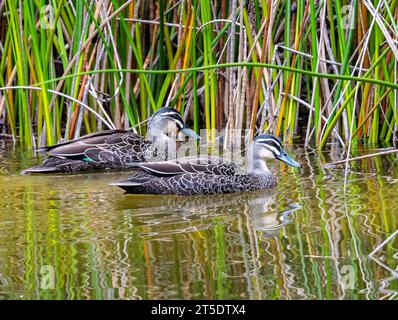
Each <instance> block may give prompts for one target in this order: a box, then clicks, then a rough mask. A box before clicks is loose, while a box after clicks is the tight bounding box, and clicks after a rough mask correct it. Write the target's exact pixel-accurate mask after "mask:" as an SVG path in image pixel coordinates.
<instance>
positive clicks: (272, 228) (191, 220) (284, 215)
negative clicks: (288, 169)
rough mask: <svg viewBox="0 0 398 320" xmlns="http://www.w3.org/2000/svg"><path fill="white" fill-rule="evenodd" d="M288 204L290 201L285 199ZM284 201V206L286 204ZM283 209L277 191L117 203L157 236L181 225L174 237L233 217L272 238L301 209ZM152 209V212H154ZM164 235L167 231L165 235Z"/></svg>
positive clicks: (140, 197)
mask: <svg viewBox="0 0 398 320" xmlns="http://www.w3.org/2000/svg"><path fill="white" fill-rule="evenodd" d="M284 200H285V201H286V198H285V199H284ZM285 201H284V203H285ZM289 202H290V204H288V205H285V204H284V205H283V207H281V205H280V203H279V201H278V197H277V193H276V191H275V190H274V189H269V190H261V191H253V192H244V193H235V194H218V195H199V196H188V197H187V196H178V195H163V196H159V195H157V196H155V195H149V196H148V195H127V196H126V197H122V198H118V199H117V204H116V205H117V208H118V209H119V210H123V211H126V210H131V214H132V215H133V216H134V218H137V219H138V220H137V221H139V222H138V223H139V224H144V225H145V224H146V225H151V232H155V233H156V228H157V226H163V227H164V226H165V224H174V223H175V224H179V225H181V224H182V225H181V227H180V228H178V229H179V231H176V230H175V226H174V229H173V228H172V227H171V226H170V233H176V232H178V233H180V232H184V231H186V230H188V228H189V230H190V231H192V228H191V227H189V226H192V225H196V226H198V224H197V223H195V222H200V223H199V226H198V228H200V229H204V228H207V227H209V226H210V225H211V224H214V220H213V219H215V218H225V220H228V222H230V218H231V217H233V215H236V214H240V215H244V216H245V217H246V218H249V221H250V224H251V225H252V228H253V229H254V230H256V231H259V232H262V233H263V235H264V236H266V237H271V236H275V235H276V234H278V232H279V230H280V229H281V228H282V227H283V226H285V225H286V224H288V223H290V222H292V221H293V219H294V212H295V211H297V210H299V209H300V208H301V207H300V205H299V203H298V202H294V201H293V200H291V201H289ZM151 209H152V210H151ZM149 212H152V213H149ZM162 234H163V235H164V234H165V233H164V229H163V231H162Z"/></svg>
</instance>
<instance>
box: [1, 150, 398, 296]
mask: <svg viewBox="0 0 398 320" xmlns="http://www.w3.org/2000/svg"><path fill="white" fill-rule="evenodd" d="M290 150H291V153H293V154H294V155H295V157H296V159H297V160H299V161H300V162H301V164H302V165H303V168H302V169H301V170H296V169H290V168H287V167H286V166H284V165H282V164H281V163H279V162H278V163H277V162H274V163H271V164H270V168H271V170H272V171H273V172H274V173H275V174H276V175H277V176H278V179H279V184H278V186H277V188H276V189H275V190H273V191H262V192H255V193H244V194H232V195H231V194H230V195H216V196H190V197H182V196H137V195H127V194H124V193H123V191H122V190H121V189H118V188H116V187H111V186H109V185H108V183H109V182H111V181H114V180H119V179H123V178H125V177H126V176H128V175H129V173H127V172H113V173H111V172H101V173H99V172H98V173H91V174H79V175H53V176H37V175H36V176H21V175H20V173H19V172H20V170H22V169H24V168H26V167H28V166H30V165H33V164H36V163H39V162H40V161H41V160H43V158H35V157H33V155H32V154H28V153H26V152H23V151H21V150H20V149H18V148H13V147H12V145H10V144H6V143H4V142H3V144H2V145H1V144H0V299H396V298H397V297H398V273H397V272H398V270H397V265H398V250H397V249H398V236H397V237H392V238H391V241H389V242H387V243H386V244H385V245H383V246H381V247H380V248H378V250H377V251H376V252H375V253H374V254H373V255H372V256H369V254H370V253H371V252H372V251H374V250H375V249H376V248H377V247H378V246H379V245H380V244H382V243H383V241H384V240H386V239H387V238H388V237H389V236H390V235H392V234H394V232H395V231H396V230H397V229H398V201H397V200H398V160H397V157H396V155H389V156H384V157H378V158H372V159H366V160H362V161H360V162H356V163H353V164H352V166H351V167H350V171H349V173H348V175H347V177H346V181H345V177H344V166H340V167H337V168H333V169H325V168H324V167H323V165H322V164H323V163H326V162H328V161H333V160H337V159H338V158H339V153H338V152H337V153H336V152H335V153H327V152H326V153H322V154H319V153H317V152H315V151H311V150H304V149H303V148H300V147H295V148H294V149H293V150H292V149H290ZM368 152H374V150H373V151H370V150H361V151H358V154H366V153H368ZM345 184H346V185H345Z"/></svg>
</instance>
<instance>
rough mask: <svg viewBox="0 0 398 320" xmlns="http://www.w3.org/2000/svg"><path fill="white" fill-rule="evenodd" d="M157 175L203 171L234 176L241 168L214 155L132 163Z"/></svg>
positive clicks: (165, 175)
mask: <svg viewBox="0 0 398 320" xmlns="http://www.w3.org/2000/svg"><path fill="white" fill-rule="evenodd" d="M134 166H135V167H139V168H140V169H142V170H144V171H146V172H148V173H150V174H152V175H154V176H158V177H167V176H175V175H179V174H183V173H205V174H212V175H225V176H234V175H236V174H241V173H242V172H241V169H240V168H239V166H238V165H236V164H235V163H234V162H232V161H229V160H226V159H224V158H221V157H216V156H193V157H185V158H180V159H177V160H172V161H159V162H147V163H137V164H135V165H134Z"/></svg>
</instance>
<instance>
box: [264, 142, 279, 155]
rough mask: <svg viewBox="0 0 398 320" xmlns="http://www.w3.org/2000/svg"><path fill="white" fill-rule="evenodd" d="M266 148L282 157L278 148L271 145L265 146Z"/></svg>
mask: <svg viewBox="0 0 398 320" xmlns="http://www.w3.org/2000/svg"><path fill="white" fill-rule="evenodd" d="M264 147H266V148H267V149H268V150H270V151H271V152H272V153H273V154H274V155H277V156H278V155H280V154H281V152H280V150H278V149H277V148H275V147H273V146H270V145H269V144H265V145H264Z"/></svg>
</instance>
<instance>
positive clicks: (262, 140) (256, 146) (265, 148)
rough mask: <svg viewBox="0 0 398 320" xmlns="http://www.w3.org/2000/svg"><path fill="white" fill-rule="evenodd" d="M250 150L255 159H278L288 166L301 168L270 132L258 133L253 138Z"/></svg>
mask: <svg viewBox="0 0 398 320" xmlns="http://www.w3.org/2000/svg"><path fill="white" fill-rule="evenodd" d="M252 152H253V158H254V159H257V160H263V161H267V160H271V159H278V160H280V161H282V162H284V163H286V164H288V165H289V166H292V167H295V168H301V165H300V164H299V163H298V162H297V161H296V160H293V159H292V158H291V157H290V156H289V155H288V154H287V153H286V151H285V150H284V149H283V146H282V143H281V142H280V140H279V139H278V138H277V137H275V136H274V135H272V134H260V135H258V136H257V137H256V138H254V140H253V145H252Z"/></svg>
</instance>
